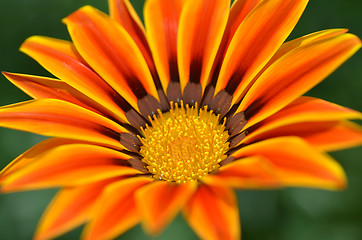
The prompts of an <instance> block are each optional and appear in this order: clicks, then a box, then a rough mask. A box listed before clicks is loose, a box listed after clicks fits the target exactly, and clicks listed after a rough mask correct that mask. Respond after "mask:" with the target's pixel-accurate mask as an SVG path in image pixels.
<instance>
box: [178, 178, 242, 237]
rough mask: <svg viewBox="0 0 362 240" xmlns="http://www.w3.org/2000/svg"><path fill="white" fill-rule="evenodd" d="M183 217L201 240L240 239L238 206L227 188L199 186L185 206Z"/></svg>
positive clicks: (233, 195) (231, 192)
mask: <svg viewBox="0 0 362 240" xmlns="http://www.w3.org/2000/svg"><path fill="white" fill-rule="evenodd" d="M184 216H185V218H186V220H187V222H188V223H189V224H190V226H191V227H192V228H193V230H194V231H195V232H196V233H197V235H198V236H199V237H200V238H201V239H205V240H219V239H223V240H238V239H240V222H239V214H238V205H237V201H236V197H235V194H234V193H233V191H232V190H231V189H229V188H226V187H220V186H208V185H200V186H199V188H198V189H197V191H196V193H195V194H194V195H193V196H192V198H191V199H190V201H189V202H188V203H187V205H186V206H185V208H184Z"/></svg>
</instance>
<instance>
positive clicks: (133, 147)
mask: <svg viewBox="0 0 362 240" xmlns="http://www.w3.org/2000/svg"><path fill="white" fill-rule="evenodd" d="M120 143H121V144H122V145H123V146H124V147H125V148H127V149H128V150H130V151H133V152H138V150H139V148H140V147H139V146H140V145H141V142H140V140H139V139H138V138H137V137H136V136H134V135H132V134H130V133H121V134H120Z"/></svg>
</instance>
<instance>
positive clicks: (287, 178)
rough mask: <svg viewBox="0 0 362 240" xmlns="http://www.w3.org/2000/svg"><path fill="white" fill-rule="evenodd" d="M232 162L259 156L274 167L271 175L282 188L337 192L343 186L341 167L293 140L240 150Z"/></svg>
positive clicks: (282, 138)
mask: <svg viewBox="0 0 362 240" xmlns="http://www.w3.org/2000/svg"><path fill="white" fill-rule="evenodd" d="M232 155H233V156H234V157H235V158H236V159H238V158H243V157H248V156H261V157H264V158H266V159H268V160H269V161H270V162H271V163H272V164H273V165H274V167H275V169H274V171H275V175H276V176H277V177H278V178H279V180H280V182H281V184H283V185H285V186H301V187H317V188H326V189H341V188H343V187H345V185H346V177H345V173H344V171H343V169H342V167H341V166H340V165H339V164H338V163H337V162H336V161H335V160H334V159H332V158H331V157H329V156H328V155H326V154H323V153H321V152H319V151H317V150H316V149H314V148H312V147H311V146H310V145H308V144H307V143H305V142H304V141H303V140H301V139H300V138H297V137H280V138H273V139H268V140H264V141H261V142H258V143H254V144H251V145H248V146H245V147H242V148H240V149H239V150H238V151H236V152H235V153H233V154H232Z"/></svg>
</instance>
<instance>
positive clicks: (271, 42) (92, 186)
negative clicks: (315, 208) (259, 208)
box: [0, 0, 362, 239]
mask: <svg viewBox="0 0 362 240" xmlns="http://www.w3.org/2000/svg"><path fill="white" fill-rule="evenodd" d="M307 2H308V1H306V0H264V1H255V0H254V1H251V0H245V1H242V0H239V1H236V2H235V3H234V4H233V5H232V7H231V8H230V1H227V0H220V1H210V0H199V1H190V0H170V1H162V0H148V1H147V2H146V4H145V16H144V19H145V29H144V27H143V25H142V22H141V21H140V20H139V18H138V16H137V14H136V13H135V11H134V10H133V8H132V6H131V4H130V3H129V2H128V1H127V0H110V1H109V3H110V10H111V14H110V15H111V16H110V17H108V16H107V15H105V14H103V13H101V12H99V11H98V10H96V9H94V8H92V7H90V6H86V7H83V8H81V9H80V10H78V11H77V12H75V13H73V14H71V15H70V16H69V17H67V18H65V19H64V23H65V24H66V25H67V27H68V30H69V33H70V35H71V38H72V41H73V42H72V43H71V42H68V41H62V40H57V39H52V38H47V37H41V36H34V37H31V38H29V39H27V40H26V41H25V43H24V44H23V45H22V47H21V51H23V52H25V53H26V54H28V55H29V56H31V57H33V58H34V59H35V60H36V61H38V62H39V63H40V64H41V65H42V66H43V67H44V68H46V69H47V70H48V71H49V72H51V73H52V74H53V75H54V76H56V77H57V78H58V79H53V78H45V77H38V76H31V75H24V74H15V73H4V75H5V76H6V77H7V78H8V79H9V80H10V81H12V82H13V83H14V84H15V85H16V86H18V87H19V88H20V89H22V90H23V91H24V92H26V93H27V94H29V95H30V96H31V97H33V98H34V100H31V101H26V102H22V103H17V104H13V105H9V106H4V107H2V108H0V126H3V127H8V128H13V129H18V130H24V131H29V132H34V133H37V134H42V135H45V136H50V137H53V138H49V139H47V140H45V141H43V142H41V143H39V144H38V145H36V146H34V147H33V148H31V149H30V150H28V151H27V152H25V153H24V154H22V155H21V156H19V157H18V158H17V159H15V160H14V161H13V162H12V163H10V164H9V165H8V166H7V167H6V168H5V169H4V170H3V171H2V172H1V173H0V183H1V187H2V188H1V189H2V191H3V192H12V191H21V190H28V189H43V188H51V187H59V188H60V190H59V193H58V194H57V196H56V197H55V198H54V200H53V201H52V203H51V204H50V205H49V207H48V209H47V210H46V211H45V213H44V215H43V217H42V219H41V221H40V224H39V227H38V229H37V232H36V234H35V239H50V238H53V237H56V236H58V235H61V234H63V233H65V232H67V231H69V230H71V229H73V228H75V227H77V226H79V225H81V224H83V223H86V226H85V230H84V233H83V237H84V238H85V239H109V238H114V237H116V236H118V235H120V234H122V233H123V232H125V231H127V230H128V229H129V228H131V227H132V226H134V225H136V224H138V223H140V222H141V223H142V225H143V227H144V229H145V231H146V232H147V233H149V234H151V235H155V234H158V233H160V232H161V231H162V230H163V229H164V228H165V227H166V225H167V224H168V223H169V222H170V221H172V219H173V218H174V217H175V216H176V215H177V214H178V213H179V212H182V213H183V214H184V217H185V219H186V220H187V221H188V223H189V224H190V226H191V227H192V228H193V229H194V231H195V232H196V233H197V234H198V235H199V236H200V238H202V239H239V238H240V223H239V214H238V206H237V204H236V198H235V195H234V192H233V190H232V189H254V188H256V189H260V188H261V189H268V188H278V187H288V186H302V187H318V188H326V189H341V188H343V187H345V184H346V179H345V175H344V172H343V169H342V168H341V167H340V165H339V164H338V163H337V162H336V161H335V160H333V159H331V157H329V156H328V155H327V154H325V152H327V151H332V150H337V149H342V148H347V147H351V146H356V145H360V144H361V143H362V131H361V129H360V127H359V126H358V125H356V124H355V123H353V122H351V121H349V120H350V119H361V113H359V112H357V111H353V110H351V109H347V108H344V107H341V106H338V105H335V104H332V103H329V102H327V101H324V100H321V99H316V98H311V97H303V96H302V95H303V94H304V93H305V92H307V91H308V90H309V89H310V88H312V87H313V86H315V85H316V84H318V83H319V82H320V81H322V80H323V79H324V78H325V77H326V76H328V75H329V74H330V73H331V72H332V71H333V70H335V69H336V68H337V67H338V66H339V65H341V64H342V63H343V62H344V61H345V60H347V59H348V58H349V57H350V56H351V55H352V54H353V53H354V52H356V51H357V50H358V49H359V48H360V47H361V42H360V40H359V39H358V38H357V37H356V36H354V35H352V34H349V33H346V32H347V31H346V30H345V29H332V30H325V31H320V32H316V33H312V34H310V35H307V36H304V37H301V38H298V39H295V40H292V41H289V42H286V43H284V41H285V40H286V38H287V37H288V35H289V34H290V32H291V31H292V29H293V27H294V26H295V24H296V23H297V21H298V19H299V18H300V16H301V14H302V12H303V10H304V8H305V6H306V4H307Z"/></svg>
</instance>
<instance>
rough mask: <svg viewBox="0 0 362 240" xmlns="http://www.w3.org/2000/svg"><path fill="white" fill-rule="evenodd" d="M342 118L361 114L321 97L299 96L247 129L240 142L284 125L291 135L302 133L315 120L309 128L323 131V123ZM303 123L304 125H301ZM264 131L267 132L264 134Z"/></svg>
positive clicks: (360, 115)
mask: <svg viewBox="0 0 362 240" xmlns="http://www.w3.org/2000/svg"><path fill="white" fill-rule="evenodd" d="M344 119H362V114H361V113H360V112H357V111H354V110H351V109H348V108H345V107H342V106H339V105H336V104H333V103H330V102H327V101H324V100H322V99H317V98H311V97H300V98H298V99H296V100H295V101H293V102H292V103H291V104H289V105H288V106H286V107H285V108H283V109H282V110H280V111H279V112H277V113H276V114H274V115H273V116H271V117H269V118H267V119H265V120H264V121H262V122H261V123H260V124H259V126H258V125H257V126H256V127H255V130H252V131H249V133H248V135H247V136H246V137H245V138H244V139H243V141H242V143H250V142H252V141H255V140H256V139H261V138H262V139H265V136H266V135H270V133H269V134H268V132H270V131H271V132H274V133H276V132H278V129H279V128H281V127H286V126H289V127H288V129H289V130H290V132H289V131H288V132H289V133H290V134H291V135H294V134H293V132H294V133H295V134H300V133H303V131H306V130H307V129H308V127H309V128H311V127H312V126H313V122H315V124H314V126H315V127H314V128H312V129H311V130H312V131H313V130H315V131H318V129H317V127H318V126H320V127H321V128H320V129H319V131H323V130H325V129H326V128H328V124H327V126H323V123H325V122H330V121H338V120H344ZM304 123H305V126H303V124H304ZM307 123H309V125H308V124H307ZM295 124H297V125H298V126H301V127H302V129H303V131H302V130H301V128H296V127H297V126H296V125H295ZM293 126H294V127H293ZM280 130H281V129H280ZM293 130H294V131H293ZM282 132H284V131H280V134H282ZM265 133H267V134H266V135H265ZM308 133H310V132H308Z"/></svg>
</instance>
